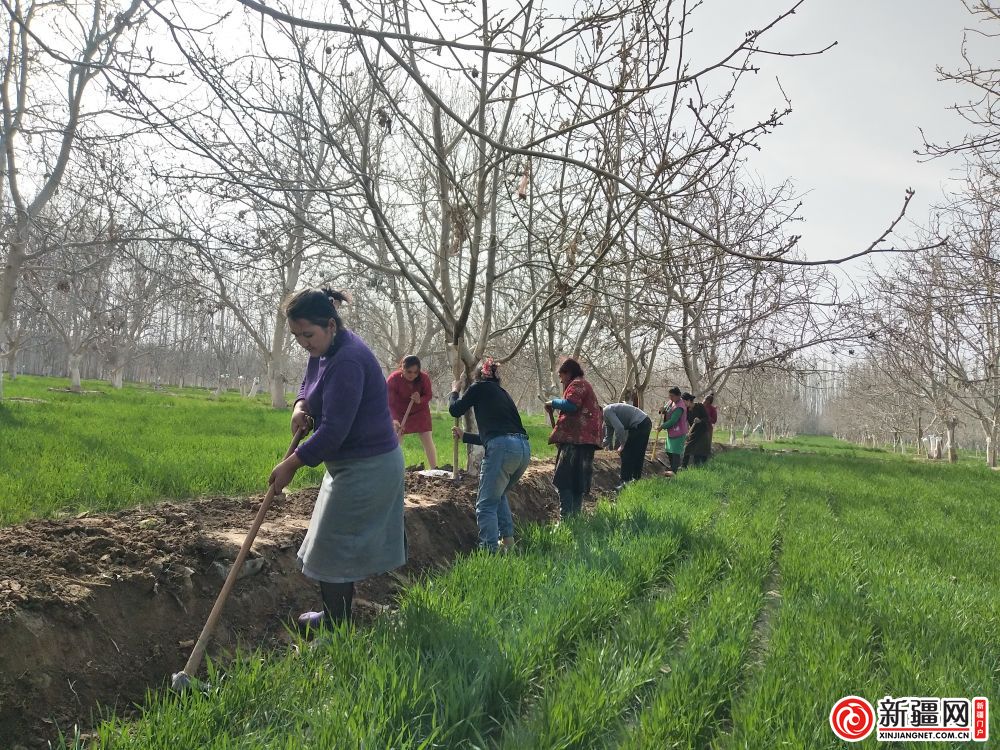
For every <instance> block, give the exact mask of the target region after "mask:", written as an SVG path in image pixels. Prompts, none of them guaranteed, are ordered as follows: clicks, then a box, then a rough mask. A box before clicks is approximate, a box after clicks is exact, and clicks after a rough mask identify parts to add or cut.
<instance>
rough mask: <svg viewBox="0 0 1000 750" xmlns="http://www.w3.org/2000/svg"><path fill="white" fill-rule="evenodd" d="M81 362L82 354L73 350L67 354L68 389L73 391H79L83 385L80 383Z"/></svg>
mask: <svg viewBox="0 0 1000 750" xmlns="http://www.w3.org/2000/svg"><path fill="white" fill-rule="evenodd" d="M82 364H83V354H81V353H80V352H73V353H71V354H70V355H69V364H68V369H69V389H70V390H71V391H73V393H80V392H81V391H82V390H83V387H82V386H81V385H80V365H82Z"/></svg>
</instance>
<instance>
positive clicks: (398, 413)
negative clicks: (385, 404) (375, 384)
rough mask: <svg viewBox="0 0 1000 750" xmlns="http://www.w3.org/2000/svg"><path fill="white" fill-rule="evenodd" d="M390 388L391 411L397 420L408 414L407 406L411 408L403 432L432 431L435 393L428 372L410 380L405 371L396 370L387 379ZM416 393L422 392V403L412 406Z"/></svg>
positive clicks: (408, 433) (386, 383)
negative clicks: (432, 408)
mask: <svg viewBox="0 0 1000 750" xmlns="http://www.w3.org/2000/svg"><path fill="white" fill-rule="evenodd" d="M385 385H386V388H388V390H389V413H390V414H392V418H393V419H395V420H396V421H397V422H402V421H403V417H404V416H405V415H406V409H407V407H409V408H410V416H408V417H406V425H405V426H404V428H403V433H404V434H406V435H410V434H412V433H420V432H430V431H431V427H432V425H431V398H433V397H434V393H433V391H432V390H431V379H430V376H429V375H428V374H427V373H426V372H421V373H420V374H419V375H418V376H417V378H416V380H413V381H410V380H407V379H406V378H404V377H403V373H402V372H400V371H399V370H396V371H395V372H393V373H392V374H391V375H389V377H388V379H387V380H386V381H385ZM414 393H419V394H420V403H419V404H416V403H415V404H413V406H410V404H411V403H412V402H411V400H410V399H411V397H412V396H413V394H414Z"/></svg>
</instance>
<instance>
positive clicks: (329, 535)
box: [298, 448, 406, 583]
mask: <svg viewBox="0 0 1000 750" xmlns="http://www.w3.org/2000/svg"><path fill="white" fill-rule="evenodd" d="M403 470H404V462H403V451H402V450H401V449H400V448H396V449H395V450H391V451H389V452H388V453H383V454H382V455H380V456H372V457H371V458H353V459H344V460H342V461H328V462H327V463H326V474H325V475H324V477H323V484H322V486H321V487H320V490H319V496H318V497H317V498H316V506H315V508H313V514H312V519H311V520H310V521H309V530H308V531H307V532H306V538H305V539H304V540H302V546H301V547H299V551H298V562H299V568H300V569H301V570H302V572H303V573H304V574H305V575H306V576H308V577H309V578H312V579H314V580H317V581H325V582H327V583H347V582H349V581H358V580H361V579H362V578H367V577H368V576H373V575H377V574H379V573H385V572H387V571H389V570H393V569H394V568H398V567H399V566H401V565H403V564H404V563H405V562H406V531H405V528H404V524H403V494H404V485H403Z"/></svg>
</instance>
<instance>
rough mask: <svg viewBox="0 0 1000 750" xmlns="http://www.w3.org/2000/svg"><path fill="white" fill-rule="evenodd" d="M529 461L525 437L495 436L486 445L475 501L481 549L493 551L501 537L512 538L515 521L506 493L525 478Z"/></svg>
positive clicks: (526, 438)
mask: <svg viewBox="0 0 1000 750" xmlns="http://www.w3.org/2000/svg"><path fill="white" fill-rule="evenodd" d="M530 460H531V448H530V447H529V446H528V436H527V435H498V436H497V437H495V438H493V439H492V440H490V441H489V442H488V443H487V444H486V456H485V457H484V458H483V464H482V466H481V467H480V469H479V498H478V499H477V500H476V522H477V523H478V524H479V546H480V547H481V548H482V549H488V550H491V551H496V549H497V543H498V542H499V540H500V539H501V537H508V536H513V535H514V517H513V516H512V515H511V514H510V503H508V502H507V493H508V492H509V491H510V488H511V487H513V486H514V485H515V484H516V483H517V480H518V479H520V478H521V475H522V474H524V470H525V469H527V468H528V462H529V461H530Z"/></svg>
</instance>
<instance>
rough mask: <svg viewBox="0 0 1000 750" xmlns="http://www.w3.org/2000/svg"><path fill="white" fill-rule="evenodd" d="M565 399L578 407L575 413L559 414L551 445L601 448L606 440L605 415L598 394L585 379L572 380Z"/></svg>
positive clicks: (567, 387) (551, 437)
mask: <svg viewBox="0 0 1000 750" xmlns="http://www.w3.org/2000/svg"><path fill="white" fill-rule="evenodd" d="M563 398H564V399H566V400H567V401H570V402H571V403H573V405H575V406H576V411H574V412H565V411H560V412H559V419H558V420H557V421H556V426H555V429H554V430H552V434H551V435H549V442H550V443H576V444H577V445H595V446H597V447H598V448H600V447H601V445H602V441H603V438H604V413H603V412H602V411H601V406H600V404H598V403H597V394H596V393H594V389H593V388H591V386H590V383H588V382H587V381H586V380H584V379H583V378H577V379H576V380H571V381H570V383H569V385H567V386H566V390H565V391H563Z"/></svg>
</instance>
